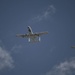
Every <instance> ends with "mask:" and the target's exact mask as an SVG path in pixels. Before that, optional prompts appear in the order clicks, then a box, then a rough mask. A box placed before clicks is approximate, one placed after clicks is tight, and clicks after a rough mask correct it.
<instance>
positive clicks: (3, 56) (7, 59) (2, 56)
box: [0, 47, 14, 70]
mask: <svg viewBox="0 0 75 75" xmlns="http://www.w3.org/2000/svg"><path fill="white" fill-rule="evenodd" d="M13 63H14V61H13V59H12V57H11V56H10V54H9V52H7V51H6V50H4V49H3V48H2V47H0V70H2V69H5V68H13V67H14V65H13Z"/></svg>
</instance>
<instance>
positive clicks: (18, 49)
mask: <svg viewBox="0 0 75 75" xmlns="http://www.w3.org/2000/svg"><path fill="white" fill-rule="evenodd" d="M22 48H23V46H22V45H14V46H13V47H12V49H11V52H14V53H18V52H20V51H21V49H22Z"/></svg>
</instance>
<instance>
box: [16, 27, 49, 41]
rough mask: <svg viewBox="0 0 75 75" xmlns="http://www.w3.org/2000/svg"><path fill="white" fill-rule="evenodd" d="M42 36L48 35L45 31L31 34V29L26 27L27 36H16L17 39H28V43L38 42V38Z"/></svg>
mask: <svg viewBox="0 0 75 75" xmlns="http://www.w3.org/2000/svg"><path fill="white" fill-rule="evenodd" d="M43 34H48V32H47V31H45V32H39V33H33V31H32V28H31V27H30V26H28V33H27V34H17V35H16V36H17V37H22V38H28V42H40V36H41V35H43Z"/></svg>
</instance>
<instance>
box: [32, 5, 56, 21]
mask: <svg viewBox="0 0 75 75" xmlns="http://www.w3.org/2000/svg"><path fill="white" fill-rule="evenodd" d="M55 11H56V9H55V7H54V6H53V5H50V6H49V7H48V8H47V9H46V11H44V12H43V13H42V14H39V15H37V16H36V17H34V18H33V19H32V20H33V21H41V20H43V19H46V18H47V17H49V16H51V15H52V14H54V13H55Z"/></svg>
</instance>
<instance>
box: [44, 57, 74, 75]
mask: <svg viewBox="0 0 75 75" xmlns="http://www.w3.org/2000/svg"><path fill="white" fill-rule="evenodd" d="M73 73H74V74H75V58H71V59H70V60H68V61H64V62H62V63H60V64H59V65H56V66H54V67H53V68H52V70H50V71H49V72H47V73H46V74H44V75H72V74H73Z"/></svg>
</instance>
